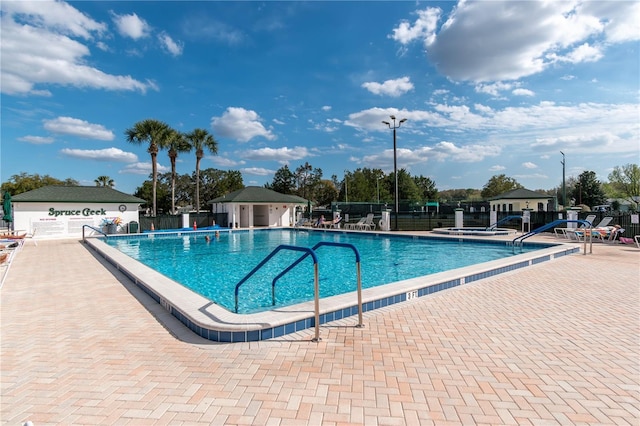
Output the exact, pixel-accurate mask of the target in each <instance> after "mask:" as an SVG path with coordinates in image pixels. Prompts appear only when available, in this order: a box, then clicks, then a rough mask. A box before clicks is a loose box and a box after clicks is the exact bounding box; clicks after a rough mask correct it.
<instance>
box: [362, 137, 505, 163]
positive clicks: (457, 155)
mask: <svg viewBox="0 0 640 426" xmlns="http://www.w3.org/2000/svg"><path fill="white" fill-rule="evenodd" d="M500 152H501V148H500V147H498V146H491V145H465V146H457V145H456V144H454V143H452V142H440V143H438V144H436V145H435V146H433V147H429V146H422V147H418V148H414V149H409V148H398V149H396V156H397V162H398V168H410V167H411V166H413V165H419V164H423V163H425V162H427V161H429V160H433V161H438V162H443V161H445V160H446V161H454V162H459V163H472V162H477V161H482V160H484V159H485V158H487V157H495V156H498V155H500ZM392 159H393V149H386V150H384V151H382V152H381V153H379V154H373V155H366V156H364V157H363V158H362V160H361V161H360V162H361V163H363V164H366V165H367V167H380V168H382V169H386V168H388V167H389V164H392Z"/></svg>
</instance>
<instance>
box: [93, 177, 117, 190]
mask: <svg viewBox="0 0 640 426" xmlns="http://www.w3.org/2000/svg"><path fill="white" fill-rule="evenodd" d="M94 182H95V183H96V186H102V187H107V186H108V187H109V188H113V185H114V182H113V179H111V178H110V177H109V176H104V175H103V176H98V177H97V178H96V179H95V180H94Z"/></svg>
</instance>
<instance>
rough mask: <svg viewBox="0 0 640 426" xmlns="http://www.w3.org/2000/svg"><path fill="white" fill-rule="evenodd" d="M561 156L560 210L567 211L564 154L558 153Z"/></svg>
mask: <svg viewBox="0 0 640 426" xmlns="http://www.w3.org/2000/svg"><path fill="white" fill-rule="evenodd" d="M560 154H562V161H561V163H562V208H563V209H565V210H566V209H567V185H566V183H565V180H564V152H562V151H560Z"/></svg>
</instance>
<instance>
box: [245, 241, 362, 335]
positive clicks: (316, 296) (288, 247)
mask: <svg viewBox="0 0 640 426" xmlns="http://www.w3.org/2000/svg"><path fill="white" fill-rule="evenodd" d="M322 246H334V247H346V248H350V249H351V250H352V251H353V252H354V254H355V256H356V277H357V282H358V290H357V293H358V325H356V327H364V324H363V323H362V281H361V275H360V252H358V249H357V248H356V247H355V246H354V245H353V244H348V243H337V242H333V241H320V242H319V243H317V244H316V245H314V246H313V247H312V248H308V247H300V246H293V245H288V244H282V245H279V246H278V247H276V248H275V249H274V250H273V251H272V252H271V253H269V255H268V256H267V257H265V258H264V260H262V261H261V262H260V263H259V264H258V265H257V266H256V267H255V268H253V269H252V270H251V272H249V273H248V274H247V275H246V276H245V277H244V278H242V279H241V280H240V281H239V282H238V284H236V288H235V312H236V313H238V291H239V289H240V286H241V285H242V284H244V283H245V282H247V280H248V279H249V278H251V276H253V274H255V273H256V272H257V271H258V270H259V269H260V268H262V267H263V266H264V265H265V264H266V263H267V262H268V261H269V260H270V259H271V258H273V257H274V256H275V255H276V254H277V253H278V252H280V251H282V250H291V251H300V252H303V253H304V254H303V255H302V256H300V257H299V258H298V259H297V260H296V261H294V262H293V263H292V264H291V265H289V266H288V267H286V268H285V269H284V270H283V271H282V272H281V273H279V274H278V275H277V276H276V277H275V278H274V279H273V281H272V282H271V303H272V305H275V304H276V282H277V281H278V280H279V279H280V278H282V277H283V276H284V275H286V274H287V273H288V272H289V271H291V270H292V269H293V268H295V267H296V266H297V265H298V264H299V263H300V262H302V261H303V260H305V259H306V258H307V257H309V256H311V259H312V260H313V272H314V313H315V337H314V338H313V339H312V340H313V341H314V342H319V341H320V340H321V339H320V284H319V283H320V279H319V273H318V256H316V252H315V251H316V250H317V249H318V248H319V247H322Z"/></svg>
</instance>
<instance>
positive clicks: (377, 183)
mask: <svg viewBox="0 0 640 426" xmlns="http://www.w3.org/2000/svg"><path fill="white" fill-rule="evenodd" d="M380 179H382V178H381V177H377V178H376V192H377V193H378V204H380Z"/></svg>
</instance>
